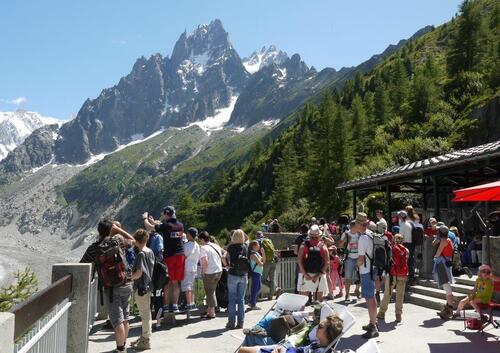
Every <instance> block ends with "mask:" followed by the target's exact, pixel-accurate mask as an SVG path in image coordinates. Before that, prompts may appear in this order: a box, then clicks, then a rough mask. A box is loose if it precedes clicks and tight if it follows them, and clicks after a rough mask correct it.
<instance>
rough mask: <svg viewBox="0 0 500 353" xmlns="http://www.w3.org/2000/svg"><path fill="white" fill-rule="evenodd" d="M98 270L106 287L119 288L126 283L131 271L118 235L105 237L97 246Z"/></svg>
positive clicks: (100, 279) (96, 261)
mask: <svg viewBox="0 0 500 353" xmlns="http://www.w3.org/2000/svg"><path fill="white" fill-rule="evenodd" d="M96 249H97V250H96V260H95V265H96V270H97V274H98V276H99V281H100V283H101V284H102V286H103V287H104V288H117V287H120V286H122V285H123V284H124V283H125V280H126V278H127V272H129V271H130V268H129V265H128V263H127V260H126V258H125V254H124V252H123V249H122V248H121V246H120V240H119V238H118V237H112V238H105V239H104V240H102V241H101V242H100V243H98V244H97V247H96Z"/></svg>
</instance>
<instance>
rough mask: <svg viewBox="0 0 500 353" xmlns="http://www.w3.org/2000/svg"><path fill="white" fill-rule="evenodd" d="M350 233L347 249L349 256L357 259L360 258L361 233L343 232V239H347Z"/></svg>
mask: <svg viewBox="0 0 500 353" xmlns="http://www.w3.org/2000/svg"><path fill="white" fill-rule="evenodd" d="M348 235H349V243H348V244H347V250H348V251H349V255H348V257H350V258H351V259H357V258H358V240H359V234H358V233H351V232H350V231H348V232H344V233H343V234H342V238H341V240H342V241H347V236H348Z"/></svg>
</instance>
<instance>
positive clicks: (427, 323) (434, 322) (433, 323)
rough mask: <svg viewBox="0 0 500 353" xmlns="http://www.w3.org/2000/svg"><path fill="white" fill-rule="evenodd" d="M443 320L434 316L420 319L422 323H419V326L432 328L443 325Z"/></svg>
mask: <svg viewBox="0 0 500 353" xmlns="http://www.w3.org/2000/svg"><path fill="white" fill-rule="evenodd" d="M444 323H445V321H443V319H441V318H439V317H435V318H432V319H428V320H424V321H422V325H419V326H420V327H426V328H433V327H439V326H443V324H444Z"/></svg>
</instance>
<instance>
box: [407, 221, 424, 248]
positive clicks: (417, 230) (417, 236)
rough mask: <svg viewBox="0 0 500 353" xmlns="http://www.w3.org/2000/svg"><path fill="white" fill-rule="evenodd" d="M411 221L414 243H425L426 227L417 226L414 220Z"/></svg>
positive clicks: (412, 240)
mask: <svg viewBox="0 0 500 353" xmlns="http://www.w3.org/2000/svg"><path fill="white" fill-rule="evenodd" d="M410 223H411V242H412V243H413V244H414V245H422V244H423V243H424V228H422V227H415V224H413V222H410Z"/></svg>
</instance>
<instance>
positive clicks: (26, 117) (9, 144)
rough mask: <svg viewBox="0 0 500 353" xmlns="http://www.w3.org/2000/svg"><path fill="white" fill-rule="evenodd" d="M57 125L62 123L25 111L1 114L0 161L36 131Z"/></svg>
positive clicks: (19, 110)
mask: <svg viewBox="0 0 500 353" xmlns="http://www.w3.org/2000/svg"><path fill="white" fill-rule="evenodd" d="M55 123H60V121H59V120H57V119H54V118H48V117H43V116H41V115H40V114H38V113H36V112H29V111H26V110H23V109H18V110H16V111H15V112H0V160H2V159H4V158H5V157H6V156H7V154H8V153H9V152H10V151H12V150H13V149H14V148H16V147H17V146H18V145H19V144H21V143H22V142H23V141H24V139H25V138H26V137H28V136H29V135H30V134H31V133H32V132H33V131H34V130H36V129H38V128H40V127H42V126H43V125H48V124H55Z"/></svg>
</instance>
